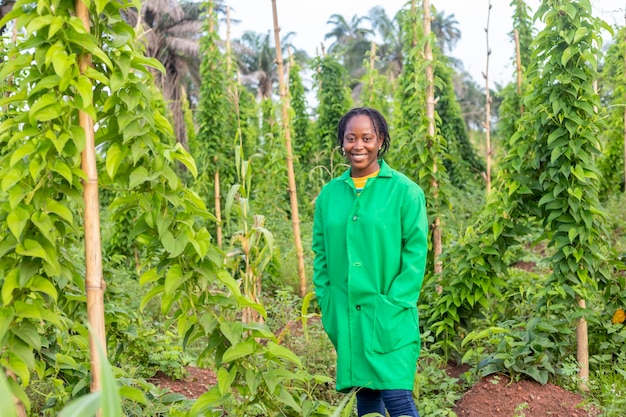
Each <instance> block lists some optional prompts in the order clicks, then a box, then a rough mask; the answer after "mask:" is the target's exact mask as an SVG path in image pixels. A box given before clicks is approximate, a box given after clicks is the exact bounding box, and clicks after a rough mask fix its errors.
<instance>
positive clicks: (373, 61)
mask: <svg viewBox="0 0 626 417" xmlns="http://www.w3.org/2000/svg"><path fill="white" fill-rule="evenodd" d="M375 65H376V42H372V46H371V48H370V71H371V73H372V74H373V73H374V69H375ZM369 85H370V91H374V77H370V79H369Z"/></svg>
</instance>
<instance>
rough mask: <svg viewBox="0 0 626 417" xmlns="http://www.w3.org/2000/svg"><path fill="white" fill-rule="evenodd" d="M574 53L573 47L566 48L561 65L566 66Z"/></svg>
mask: <svg viewBox="0 0 626 417" xmlns="http://www.w3.org/2000/svg"><path fill="white" fill-rule="evenodd" d="M575 52H576V48H575V47H574V46H568V47H567V48H565V50H564V51H563V54H562V55H561V65H563V66H566V65H567V63H568V62H569V60H570V59H571V58H572V56H574V53H575ZM548 143H549V141H548Z"/></svg>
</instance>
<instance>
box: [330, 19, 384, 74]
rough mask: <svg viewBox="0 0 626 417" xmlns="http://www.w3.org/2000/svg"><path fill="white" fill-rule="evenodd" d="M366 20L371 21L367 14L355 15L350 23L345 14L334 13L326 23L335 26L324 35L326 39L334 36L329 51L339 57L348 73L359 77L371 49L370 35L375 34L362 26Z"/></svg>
mask: <svg viewBox="0 0 626 417" xmlns="http://www.w3.org/2000/svg"><path fill="white" fill-rule="evenodd" d="M365 21H369V18H368V17H367V16H361V17H359V16H357V15H354V16H353V17H352V20H351V21H350V23H348V21H347V20H346V18H345V17H344V16H342V15H340V14H333V15H332V16H330V18H329V19H328V22H326V23H330V24H331V25H335V27H334V28H333V29H332V30H331V31H330V32H328V33H327V34H326V35H325V36H324V39H329V38H334V41H333V43H331V44H330V46H329V47H328V52H329V53H333V54H335V55H336V56H337V57H339V58H340V59H341V60H342V62H343V65H344V66H345V68H346V69H347V70H348V73H349V74H350V75H351V76H352V77H353V78H357V79H358V78H360V77H361V76H362V75H363V60H364V59H365V57H366V56H367V52H368V51H369V50H370V45H371V40H370V39H369V37H370V36H371V35H372V34H373V31H372V30H371V29H368V28H364V27H363V26H362V23H363V22H365Z"/></svg>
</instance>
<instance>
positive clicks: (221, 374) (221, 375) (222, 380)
mask: <svg viewBox="0 0 626 417" xmlns="http://www.w3.org/2000/svg"><path fill="white" fill-rule="evenodd" d="M236 377H237V367H236V366H233V367H232V368H231V370H230V372H229V371H227V370H226V369H225V368H220V369H219V370H218V371H217V386H218V388H219V390H220V392H221V393H222V395H225V394H228V393H229V392H230V390H231V386H232V385H233V382H234V381H235V378H236Z"/></svg>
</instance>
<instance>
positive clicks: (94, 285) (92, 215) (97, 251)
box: [75, 0, 106, 392]
mask: <svg viewBox="0 0 626 417" xmlns="http://www.w3.org/2000/svg"><path fill="white" fill-rule="evenodd" d="M75 5H76V6H75V7H76V16H77V17H78V18H79V19H80V20H81V21H82V22H83V25H84V26H85V30H86V31H87V32H89V30H90V26H89V10H88V9H87V6H86V5H85V3H83V2H82V1H81V0H76V3H75ZM78 64H79V68H80V72H81V74H82V73H84V72H85V71H86V70H87V68H88V67H89V66H90V65H91V55H90V54H83V55H81V56H80V57H79V63H78ZM78 119H79V123H80V127H81V128H82V129H83V130H84V132H85V149H84V150H83V152H82V169H83V171H84V172H85V175H86V179H85V180H84V185H83V186H84V191H83V199H84V201H85V208H84V210H85V219H84V221H85V288H86V292H87V318H88V321H89V325H90V326H91V328H90V329H89V354H90V358H91V372H92V379H91V391H92V392H95V391H99V390H100V388H101V387H102V378H101V372H100V370H101V363H100V356H99V354H98V345H99V346H100V348H101V349H102V352H103V354H104V355H106V336H105V328H104V287H105V283H104V279H103V276H102V246H101V240H100V204H99V203H98V169H97V166H96V147H95V137H94V130H93V127H94V125H93V120H92V118H91V116H89V114H87V113H86V112H85V111H83V110H80V111H79V112H78Z"/></svg>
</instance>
